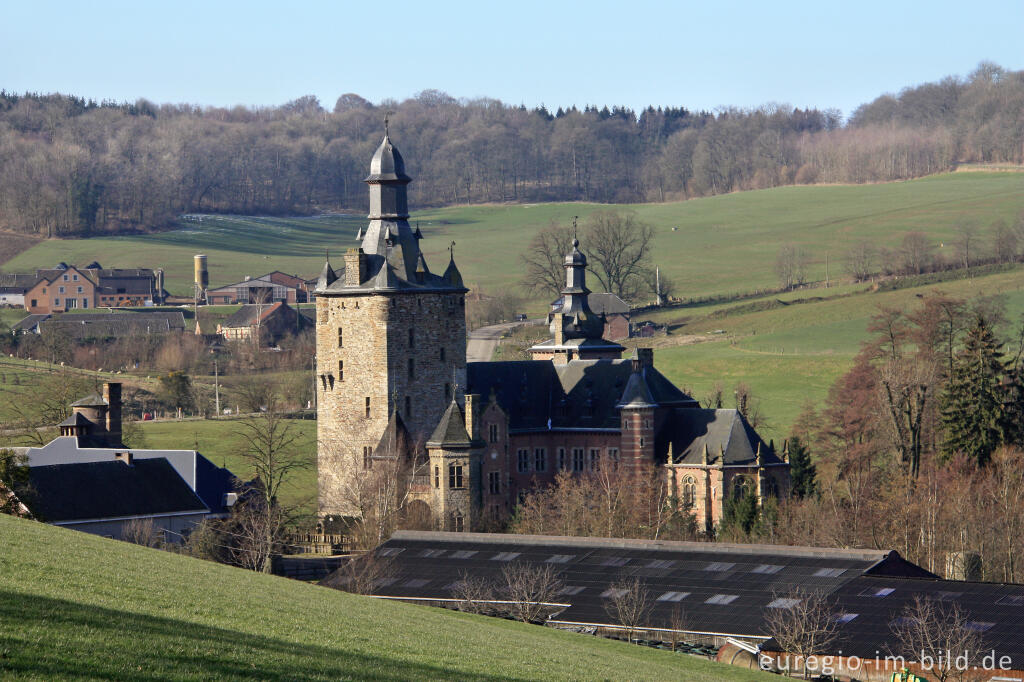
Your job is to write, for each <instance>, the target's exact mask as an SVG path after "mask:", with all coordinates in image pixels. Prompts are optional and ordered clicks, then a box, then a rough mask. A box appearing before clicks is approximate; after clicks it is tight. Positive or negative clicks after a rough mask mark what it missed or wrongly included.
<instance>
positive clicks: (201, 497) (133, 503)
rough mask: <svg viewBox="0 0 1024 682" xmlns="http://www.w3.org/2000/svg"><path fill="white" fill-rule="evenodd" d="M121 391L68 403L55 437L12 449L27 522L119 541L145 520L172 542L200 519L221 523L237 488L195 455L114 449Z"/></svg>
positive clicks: (110, 389)
mask: <svg viewBox="0 0 1024 682" xmlns="http://www.w3.org/2000/svg"><path fill="white" fill-rule="evenodd" d="M121 407H122V406H121V385H120V384H118V383H107V384H105V385H104V389H103V393H102V395H90V396H87V397H85V398H82V399H81V400H79V401H76V402H75V403H72V405H71V408H72V414H71V416H70V417H68V418H67V419H66V420H64V422H62V423H61V424H60V425H59V428H60V436H58V437H57V438H54V439H53V440H51V441H50V442H49V443H47V444H46V445H44V446H42V447H15V448H12V449H13V450H14V451H15V452H17V453H20V454H24V455H25V456H26V457H27V458H28V466H29V477H30V481H31V484H32V488H33V489H34V490H33V494H32V495H30V496H26V497H24V498H23V501H25V502H26V504H27V506H28V507H29V509H30V510H31V511H32V513H33V515H34V516H36V517H37V518H39V519H41V520H44V521H46V522H48V523H53V524H54V525H61V526H66V527H69V528H74V529H77V530H82V531H85V532H89V533H94V534H98V535H107V536H111V537H115V538H121V537H122V536H123V533H124V531H126V530H127V529H128V528H129V526H130V525H131V524H132V522H134V521H152V523H153V525H154V528H155V529H156V530H157V531H158V532H160V533H162V534H163V536H164V539H165V540H166V541H168V542H178V541H180V540H181V539H182V537H183V536H184V535H186V534H187V533H188V532H189V531H190V530H191V529H192V528H193V527H194V526H195V524H197V523H199V522H200V521H202V520H203V519H205V518H223V517H225V516H227V515H228V514H229V513H230V511H231V506H232V505H233V504H234V501H235V496H236V492H235V491H236V489H237V484H238V481H237V479H236V478H235V477H234V476H233V475H232V474H231V472H230V471H228V470H227V469H223V468H220V467H218V466H216V465H214V464H213V463H212V462H210V461H209V460H208V459H206V458H205V457H203V456H202V455H201V454H200V453H199V452H197V451H195V450H148V449H135V448H129V447H126V446H125V445H124V444H123V443H122V442H121Z"/></svg>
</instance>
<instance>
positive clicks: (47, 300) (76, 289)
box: [6, 262, 167, 314]
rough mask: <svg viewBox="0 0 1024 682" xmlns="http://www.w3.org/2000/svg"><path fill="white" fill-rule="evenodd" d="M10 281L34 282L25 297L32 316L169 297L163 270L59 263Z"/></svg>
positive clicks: (124, 304)
mask: <svg viewBox="0 0 1024 682" xmlns="http://www.w3.org/2000/svg"><path fill="white" fill-rule="evenodd" d="M6 277H15V278H16V282H17V287H23V286H24V285H25V284H26V283H27V282H28V280H29V279H30V278H31V279H32V282H31V284H29V285H28V286H27V288H25V289H24V291H23V292H22V293H21V296H22V300H23V305H24V306H25V309H26V310H27V311H28V312H30V313H43V314H46V313H56V312H64V311H67V310H72V309H76V308H81V309H88V308H99V307H126V306H143V305H153V304H154V303H160V302H162V301H163V300H164V298H165V297H166V296H167V292H166V291H164V289H163V272H162V271H160V270H157V271H153V270H149V269H144V268H137V269H124V268H104V267H103V266H101V265H100V264H99V263H96V262H93V263H90V264H89V265H87V266H85V267H84V268H80V267H77V266H75V265H68V264H67V263H59V264H58V265H57V266H56V267H54V268H50V269H43V270H36V272H35V274H34V275H7V276H6ZM12 295H15V294H12Z"/></svg>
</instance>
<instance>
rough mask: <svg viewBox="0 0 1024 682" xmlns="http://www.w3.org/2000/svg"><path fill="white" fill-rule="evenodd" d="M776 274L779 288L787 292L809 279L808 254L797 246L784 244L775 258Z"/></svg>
mask: <svg viewBox="0 0 1024 682" xmlns="http://www.w3.org/2000/svg"><path fill="white" fill-rule="evenodd" d="M775 274H776V275H777V276H778V278H779V286H781V287H782V288H783V289H786V290H787V291H788V290H789V289H792V288H793V287H796V286H799V285H801V284H803V283H804V282H805V281H806V279H807V253H806V252H805V251H804V250H803V249H802V248H801V247H799V246H796V245H795V244H784V245H783V246H781V247H780V248H779V254H778V256H776V258H775Z"/></svg>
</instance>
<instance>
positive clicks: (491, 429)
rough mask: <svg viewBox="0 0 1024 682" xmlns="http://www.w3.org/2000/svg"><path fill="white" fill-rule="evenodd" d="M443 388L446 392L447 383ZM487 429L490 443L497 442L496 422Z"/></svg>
mask: <svg viewBox="0 0 1024 682" xmlns="http://www.w3.org/2000/svg"><path fill="white" fill-rule="evenodd" d="M444 388H445V392H447V391H448V384H445V385H444ZM487 430H488V432H489V435H490V437H491V438H490V441H491V442H492V443H497V442H498V425H497V424H490V425H489V426H488V427H487Z"/></svg>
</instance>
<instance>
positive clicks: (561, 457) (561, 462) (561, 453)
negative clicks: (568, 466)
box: [558, 448, 565, 471]
mask: <svg viewBox="0 0 1024 682" xmlns="http://www.w3.org/2000/svg"><path fill="white" fill-rule="evenodd" d="M558 470H559V471H565V448H558Z"/></svg>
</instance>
